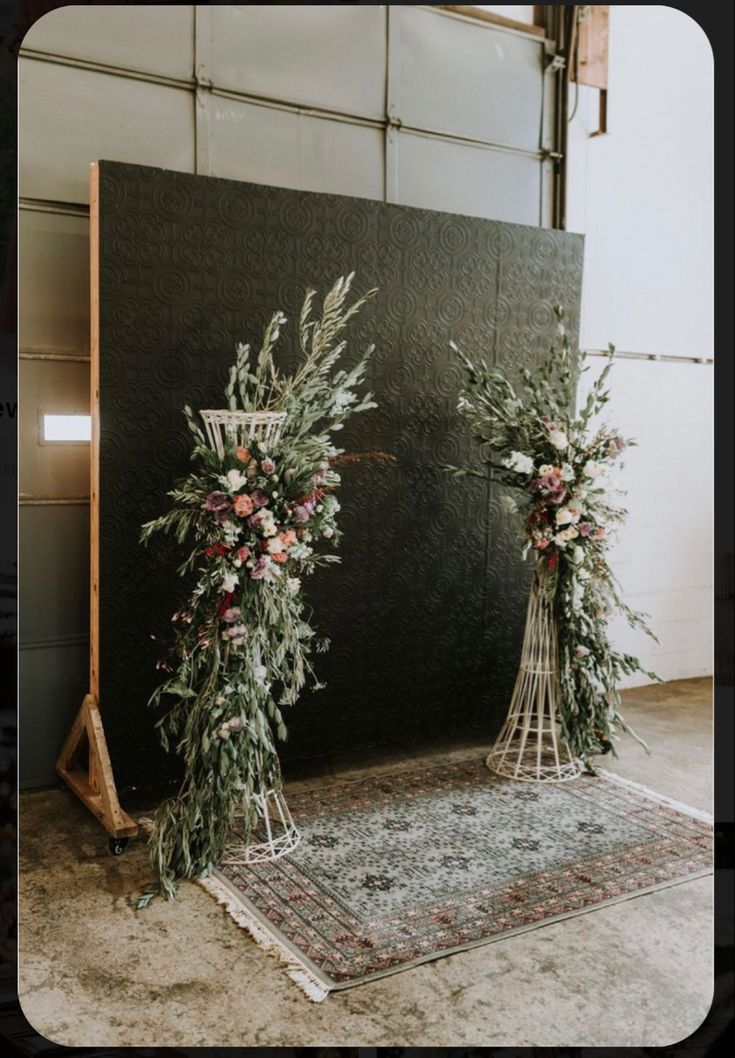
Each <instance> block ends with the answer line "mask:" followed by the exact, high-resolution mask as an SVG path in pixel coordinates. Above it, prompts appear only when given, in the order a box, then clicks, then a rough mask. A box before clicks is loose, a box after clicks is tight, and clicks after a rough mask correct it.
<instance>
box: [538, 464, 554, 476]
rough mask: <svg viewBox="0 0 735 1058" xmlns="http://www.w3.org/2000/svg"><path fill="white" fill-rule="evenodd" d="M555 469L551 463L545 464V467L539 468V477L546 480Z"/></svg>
mask: <svg viewBox="0 0 735 1058" xmlns="http://www.w3.org/2000/svg"><path fill="white" fill-rule="evenodd" d="M553 469H554V468H553V467H552V465H551V463H544V464H543V466H540V467H539V468H538V476H539V477H540V478H545V477H547V476H548V475H549V474H550V473H551V472H552V470H553Z"/></svg>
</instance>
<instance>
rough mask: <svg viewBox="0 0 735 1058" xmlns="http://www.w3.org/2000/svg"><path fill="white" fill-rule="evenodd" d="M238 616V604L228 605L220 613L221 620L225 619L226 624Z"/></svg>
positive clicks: (231, 622) (233, 621) (232, 622)
mask: <svg viewBox="0 0 735 1058" xmlns="http://www.w3.org/2000/svg"><path fill="white" fill-rule="evenodd" d="M239 616H240V607H239V606H230V607H229V608H228V609H227V610H225V612H224V613H223V614H222V620H223V621H226V622H227V624H229V625H231V624H234V623H235V621H236V620H237V619H238V617H239Z"/></svg>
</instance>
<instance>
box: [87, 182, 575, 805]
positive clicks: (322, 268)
mask: <svg viewBox="0 0 735 1058" xmlns="http://www.w3.org/2000/svg"><path fill="white" fill-rule="evenodd" d="M582 248H583V243H582V237H581V236H578V235H571V234H567V233H563V232H556V231H548V230H545V229H540V228H527V227H521V226H518V225H512V224H504V223H499V222H495V221H490V220H481V219H477V218H472V217H463V216H457V215H454V214H444V213H436V212H432V211H427V210H419V209H412V208H408V207H402V206H395V205H389V204H385V203H381V202H373V201H366V200H363V199H356V198H346V197H341V196H336V195H326V194H314V193H306V192H301V191H290V190H284V189H281V188H274V187H263V186H259V185H255V184H244V183H235V182H232V181H227V180H219V179H213V178H210V177H200V176H189V175H184V174H180V173H174V172H168V171H165V170H158V169H151V168H147V167H146V168H144V167H141V166H132V165H123V164H119V163H114V162H102V163H101V164H100V368H101V378H100V411H101V449H100V659H101V660H100V702H101V708H102V711H103V716H104V718H105V724H106V728H107V731H108V737H109V741H110V746H111V753H112V757H113V763H114V766H115V770H116V774H117V777H118V781H119V782H120V783H121V785H122V786H129V785H148V784H153V783H155V782H158V781H160V780H162V779H166V778H172V777H174V776H175V775H176V773H177V762H176V761H175V760H174V759H172V758H167V757H166V755H165V754H163V751H162V750H161V749H160V748H159V746H158V742H157V736H156V734H155V731H154V728H153V721H154V715H153V714H152V713H151V712H150V711H149V710H148V709H147V705H146V703H147V700H148V698H149V696H150V694H151V692H152V690H153V689H154V687H155V686H156V684H157V682H158V678H159V674H158V673H157V671H156V669H155V662H156V658H157V657H158V656H160V654H161V653H162V644H163V643H164V642H166V641H167V638H168V636H169V635H170V623H169V618H170V615H171V613H172V612H173V611H174V610H175V609H176V607H177V604H178V601H179V599H180V598H181V596H182V584H181V582H180V580H179V579H178V578H177V577H176V576H175V575H174V574H173V573H172V565H173V562H174V556H173V555H172V554H170V553H169V552H168V551H167V545H163V544H158V545H156V546H155V547H152V548H150V549H148V550H144V549H142V548H141V547H140V546H139V545H138V533H139V527H140V525H141V523H142V522H144V521H147V520H148V519H150V518H153V517H155V516H157V515H158V514H160V513H162V512H163V511H164V510H165V509H166V508H167V503H168V501H167V499H166V495H165V494H166V491H167V489H169V488H170V487H171V485H172V483H173V481H174V479H175V478H176V477H178V476H181V475H182V474H184V473H186V471H187V467H188V454H189V449H190V444H189V438H188V433H187V430H186V428H185V426H184V422H183V418H182V415H181V408H182V406H183V405H184V404H185V403H188V404H190V405H191V406H192V407H194V408H207V407H220V406H221V405H222V402H223V401H222V387H223V385H224V381H225V377H226V370H227V367H228V366H229V364H230V363H231V362H232V359H233V356H234V348H235V343H236V341H238V340H251V341H257V340H258V337H259V335H260V333H261V329H262V327H263V325H264V323H265V322H266V320H267V318H269V317H270V315H271V313H272V312H273V311H274V310H275V309H276V308H281V309H282V310H283V311H284V312H285V313H286V315H287V316H288V317H289V319H290V320H293V321H294V322H293V323H292V324H291V326H290V327H289V328H286V330H285V332H284V335H283V337H282V355H284V354H286V355H285V356H284V360H285V362H286V363H287V362H288V358H289V357H290V356H291V355H292V353H293V351H294V350H295V340H294V336H295V329H296V328H295V319H296V317H297V310H298V308H299V306H300V303H301V300H302V298H303V294H304V291H305V288H306V287H308V286H313V287H316V289H317V290H318V291H319V292H320V294H322V293H324V292H326V290H327V289H328V287H329V286H330V285H331V284H332V282H333V281H334V280H335V279H336V278H337V277H338V276H339V275H342V274H345V273H347V272H350V271H353V270H354V271H355V272H356V280H355V289H356V290H357V291H364V290H367V289H368V288H369V287H373V286H377V287H379V288H380V294H379V296H378V297H377V298H376V299H375V300H374V301H373V302H371V304H370V305H369V306H368V307H366V309H365V310H364V311H363V313H362V314H361V316H360V317H358V319H357V321H355V325H354V326H353V328H352V331H351V339H352V352H353V355H354V354H355V353H356V351H357V350H358V348H362V347H363V346H364V345H366V344H367V343H368V342H370V341H374V342H375V343H376V346H377V349H376V354H375V359H374V361H373V365H372V368H371V372H370V385H371V388H372V389H373V390H374V392H375V394H376V398H377V400H378V402H379V408H378V409H377V410H374V411H372V412H368V413H365V414H363V415H360V416H357V417H356V418H355V420H354V421H353V423H352V424H351V425H350V427H349V429H345V431H344V432H343V434H341V435H339V438H340V441H341V443H342V444H343V446H344V447H345V448H346V449H347V450H348V451H358V452H366V451H374V450H380V451H383V452H388V453H391V454H392V455H394V456H395V457H396V460H397V462H396V463H395V464H394V465H381V464H379V463H375V462H367V463H363V464H361V465H358V466H355V467H352V468H346V469H345V472H344V475H343V478H344V481H345V484H344V486H343V488H342V492H341V495H340V502H341V504H342V508H343V510H342V514H341V524H342V527H343V529H344V531H345V537H344V539H343V542H342V548H341V555H342V564H341V566H335V567H331V568H328V569H325V570H324V571H320V572H319V573H318V574H317V575H315V576H314V577H313V578H311V581H310V583H309V585H308V591H309V596H310V599H311V600H312V601H313V605H314V610H315V617H316V621H317V624H318V626H319V628H320V630H321V631H322V632H324V633H326V634H327V635H328V636H329V638H330V639H331V642H332V646H331V650H330V651H329V652H328V653H327V654H325V655H320V656H319V657H318V659H317V662H318V669H319V673H320V675H321V676H322V677H323V679H324V680H325V681H326V683H327V687H326V689H324V690H322V691H319V692H317V693H306V694H304V695H303V697H302V698H301V700H300V702H299V703H298V704H297V706H295V707H294V708H293V709H292V710H291V711H290V715H289V718H288V720H289V729H290V736H289V740H288V742H287V743H286V744H285V746H284V747H283V759H284V761H285V762H286V763H288V761H289V760H291V761H295V760H297V759H299V760H302V761H309V760H313V761H317V760H321V761H322V762H323V761H324V760H325V759H329V758H335V757H337V756H342V757H343V756H344V755H345V754H349V753H350V752H352V751H355V750H358V749H359V750H361V751H362V750H364V749H365V748H367V747H371V746H374V747H378V746H384V747H385V746H392V747H394V748H401V747H408V746H410V745H412V744H416V743H417V742H419V741H420V740H423V739H424V738H431V737H434V736H438V737H445V738H447V740H452V739H456V738H461V737H465V736H476V735H477V734H479V733H480V732H482V733H484V734H486V735H487V736H488V737H489V736H490V735H491V734H492V733H493V732H494V731H495V730H496V729H497V727H498V726H499V724H500V722H501V719H502V715H503V712H504V710H505V708H506V706H507V703H508V699H509V696H510V693H511V690H512V686H513V680H514V677H515V672H516V666H517V664H518V657H519V649H520V640H521V633H522V625H523V615H524V609H525V603H526V595H527V589H528V579H529V572H530V570H529V568H528V565H527V564H524V563H523V562H522V561H521V560H520V558H519V554H518V541H517V538H516V535H515V527H514V525H513V520H512V519H509V518H508V517H507V516H505V515H503V514H502V512H501V509H500V504H499V494H498V493H497V492H495V491H493V490H490V489H489V487H488V486H487V485H486V484H485V483H483V482H481V481H472V480H468V481H461V482H456V481H454V480H452V479H451V478H450V477H449V476H448V475H446V474H445V473H444V472H443V471H442V470H441V469H440V467H441V464H443V463H446V462H451V463H454V462H460V461H462V460H463V459H465V458H466V457H467V456H469V455H471V451H472V448H471V445H469V444H468V442H467V440H466V430H465V427H464V425H463V424H462V423H461V422H460V420H459V418H458V416H457V413H456V410H455V406H456V400H457V392H458V388H459V385H460V381H461V376H460V372H459V370H458V368H457V366H456V364H455V363H454V362H453V360H452V357H451V354H450V353H449V350H448V342H449V339H450V338H453V339H455V340H456V341H457V342H458V343H459V344H460V345H462V346H463V347H464V348H465V349H466V350H467V351H468V352H469V353H470V354H471V355H473V356H479V355H485V356H487V357H488V358H489V359H491V360H495V361H497V362H501V363H505V364H512V365H513V366H514V367H516V366H517V365H520V364H522V363H524V364H532V363H533V362H534V360H535V358H537V357H538V355H539V353H540V352H541V351H542V350H543V349H544V348H545V347H546V346H547V344H548V343H549V342H550V341H551V340H552V338H553V336H554V333H555V320H554V315H553V310H552V306H553V305H554V304H555V303H557V302H560V303H563V304H564V305H565V306H566V307H567V310H568V312H569V315H570V324H571V329H572V330H573V331H576V323H577V314H578V309H579V300H580V288H581V278H582ZM154 636H155V637H156V638H155V639H154V638H152V637H154ZM286 771H287V772H288V768H287V769H286Z"/></svg>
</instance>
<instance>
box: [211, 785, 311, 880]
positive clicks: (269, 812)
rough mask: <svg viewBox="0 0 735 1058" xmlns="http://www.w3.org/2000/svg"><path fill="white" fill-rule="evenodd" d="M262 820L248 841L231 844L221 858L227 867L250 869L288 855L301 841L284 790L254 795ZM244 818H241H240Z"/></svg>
mask: <svg viewBox="0 0 735 1058" xmlns="http://www.w3.org/2000/svg"><path fill="white" fill-rule="evenodd" d="M253 800H254V801H255V803H256V805H257V808H258V816H259V821H258V825H257V826H256V828H255V829H254V830H253V831H251V832H250V836H249V839H248V840H247V841H237V842H231V843H230V844H229V845H227V847H226V848H225V854H224V857H223V859H222V864H223V866H226V867H250V866H251V865H252V864H255V863H270V862H272V861H273V860H280V859H281V857H282V856H288V854H289V853H290V852H293V851H294V849H295V848H296V846H297V845H298V843H299V842H300V841H301V834H300V833H299V831H298V829H297V827H296V824H295V823H294V821H293V819H292V817H291V812H290V811H289V808H288V805H287V804H286V798H285V797H284V796H283V793H282V792H281V790H272V789H271V790H261V792H260V793H257V794H254V795H253ZM240 818H241V819H242V816H240Z"/></svg>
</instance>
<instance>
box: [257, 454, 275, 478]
mask: <svg viewBox="0 0 735 1058" xmlns="http://www.w3.org/2000/svg"><path fill="white" fill-rule="evenodd" d="M260 466H261V469H262V471H263V473H264V474H272V473H273V471H274V470H275V469H276V464H275V463H274V462H273V460H272V459H270V458H269V457H268V456H266V457H265V459H264V460H262V462H261V464H260Z"/></svg>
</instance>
